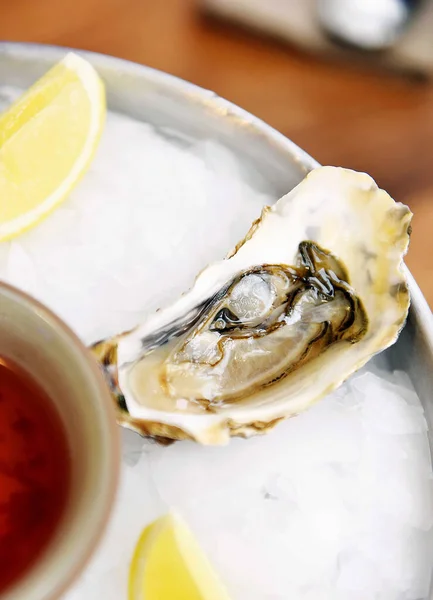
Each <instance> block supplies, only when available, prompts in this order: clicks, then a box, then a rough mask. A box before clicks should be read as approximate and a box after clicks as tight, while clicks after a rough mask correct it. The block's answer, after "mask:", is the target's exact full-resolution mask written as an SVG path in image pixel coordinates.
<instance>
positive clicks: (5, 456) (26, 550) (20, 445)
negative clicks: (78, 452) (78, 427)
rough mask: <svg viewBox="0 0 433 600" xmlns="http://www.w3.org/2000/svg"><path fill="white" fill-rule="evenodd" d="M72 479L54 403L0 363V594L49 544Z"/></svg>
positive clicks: (23, 375)
mask: <svg viewBox="0 0 433 600" xmlns="http://www.w3.org/2000/svg"><path fill="white" fill-rule="evenodd" d="M70 474H71V469H70V456H69V450H68V445H67V441H66V436H65V431H64V428H63V425H62V423H61V421H60V418H59V416H58V415H57V412H56V410H55V408H54V407H53V404H52V402H51V400H50V398H49V397H48V396H47V395H46V394H45V392H44V391H43V390H42V389H41V388H40V387H39V385H38V384H36V382H34V381H33V380H32V379H31V378H30V377H29V376H28V375H27V374H26V373H24V372H23V371H22V370H20V369H18V368H16V367H15V366H14V365H11V364H9V363H6V362H3V361H2V360H1V359H0V593H1V592H2V591H3V590H4V589H5V588H6V587H8V586H9V585H10V584H12V583H13V582H14V581H15V580H17V579H19V577H20V576H21V575H22V574H23V573H24V572H25V571H26V570H27V569H28V568H29V567H30V566H31V565H32V563H33V562H34V561H35V560H36V559H37V558H38V556H39V555H40V554H41V552H42V551H43V550H44V548H45V547H46V546H47V544H48V542H49V541H50V538H51V537H52V535H53V533H54V531H55V529H56V526H57V525H58V524H59V522H60V519H61V517H62V513H63V511H64V508H65V506H66V501H67V497H68V492H69V485H70Z"/></svg>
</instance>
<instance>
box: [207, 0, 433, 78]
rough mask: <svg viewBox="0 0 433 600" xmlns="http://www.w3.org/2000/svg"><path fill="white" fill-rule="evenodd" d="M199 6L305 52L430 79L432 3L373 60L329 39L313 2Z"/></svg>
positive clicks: (245, 0) (258, 0)
mask: <svg viewBox="0 0 433 600" xmlns="http://www.w3.org/2000/svg"><path fill="white" fill-rule="evenodd" d="M341 1H342V2H344V3H345V4H346V1H347V0H341ZM371 1H372V2H373V0H371ZM374 1H375V0H374ZM364 2H366V0H364ZM201 4H202V8H203V9H204V10H206V12H207V13H209V14H211V15H215V16H218V17H222V18H226V19H229V20H231V21H235V22H237V23H240V24H242V25H246V26H248V27H251V28H252V29H255V30H257V31H260V32H262V33H265V34H267V35H273V36H275V37H277V38H279V39H281V40H283V41H286V42H288V43H291V44H295V45H296V46H299V47H300V48H302V49H303V50H304V51H306V52H310V53H320V54H322V55H328V56H330V57H334V58H346V59H347V58H349V59H351V60H360V59H361V60H363V61H366V62H367V61H368V60H370V61H371V63H372V64H374V65H375V66H381V67H385V68H390V69H393V70H396V69H398V70H403V71H414V72H416V73H418V74H424V75H427V76H433V36H432V33H431V32H432V30H433V1H429V2H425V3H424V5H423V6H422V7H421V8H420V9H419V10H418V12H417V14H416V15H415V16H414V17H413V22H412V23H411V24H410V25H409V26H408V28H407V30H406V31H405V32H404V33H403V34H402V35H401V37H400V38H399V39H398V41H397V42H396V44H395V45H394V46H393V47H392V48H390V49H388V50H387V51H385V52H382V53H380V55H378V54H373V57H371V56H370V54H369V53H368V52H360V51H355V50H351V49H348V48H344V47H342V46H340V45H338V44H337V43H335V42H333V41H332V40H331V39H330V37H329V36H328V35H327V33H326V31H325V30H324V29H323V27H322V25H321V24H320V19H319V15H318V10H317V8H318V3H317V1H316V0H201ZM331 4H333V2H331ZM335 4H338V0H336V1H335Z"/></svg>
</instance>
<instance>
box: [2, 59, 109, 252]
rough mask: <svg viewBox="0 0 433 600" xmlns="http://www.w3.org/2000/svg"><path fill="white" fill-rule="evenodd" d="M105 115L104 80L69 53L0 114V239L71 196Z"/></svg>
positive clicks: (93, 151)
mask: <svg viewBox="0 0 433 600" xmlns="http://www.w3.org/2000/svg"><path fill="white" fill-rule="evenodd" d="M105 113H106V108H105V90H104V85H103V83H102V81H101V79H100V78H99V76H98V74H97V73H96V71H95V69H94V68H93V67H92V66H91V65H90V64H89V63H88V62H87V61H86V60H84V59H83V58H80V57H79V56H77V55H76V54H73V53H69V54H67V55H66V56H65V58H64V59H63V60H62V61H61V62H59V63H58V64H57V65H55V66H54V67H53V68H52V69H50V70H49V71H48V72H47V73H46V74H45V75H44V76H43V77H42V78H41V79H40V80H39V81H37V82H36V83H35V84H34V85H33V86H32V87H31V88H30V89H29V90H27V92H25V93H24V94H23V95H22V96H21V97H20V98H19V99H18V100H17V101H16V102H15V103H14V104H13V105H12V106H11V107H10V108H9V109H8V110H7V111H6V112H5V113H3V114H2V115H1V116H0V241H2V240H5V239H8V238H11V237H14V236H16V235H18V234H19V233H21V232H22V231H24V230H26V229H29V228H30V227H33V226H34V225H36V224H37V223H38V222H39V221H40V220H41V219H43V218H44V217H45V216H47V215H48V214H49V213H50V212H51V211H52V210H53V209H54V208H55V207H56V206H58V205H59V204H60V203H61V202H62V200H64V199H65V198H66V197H67V196H68V194H69V192H70V191H71V190H72V188H73V187H74V185H75V184H76V183H77V181H78V180H79V179H80V177H81V176H82V175H83V173H84V172H85V171H86V169H87V167H88V166H89V164H90V162H91V160H92V158H93V155H94V153H95V150H96V147H97V145H98V142H99V139H100V137H101V133H102V130H103V127H104V121H105Z"/></svg>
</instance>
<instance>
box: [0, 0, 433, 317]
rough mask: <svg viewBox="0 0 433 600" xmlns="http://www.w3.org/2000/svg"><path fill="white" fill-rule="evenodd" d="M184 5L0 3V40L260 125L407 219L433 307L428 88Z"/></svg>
mask: <svg viewBox="0 0 433 600" xmlns="http://www.w3.org/2000/svg"><path fill="white" fill-rule="evenodd" d="M198 8H199V4H198V3H197V2H196V1H194V0H158V2H157V1H156V0H73V1H69V2H66V0H63V1H62V0H37V2H35V1H34V0H14V2H10V1H8V0H0V15H1V18H0V39H6V40H19V41H34V42H43V43H49V44H59V45H65V46H72V47H77V48H82V49H87V50H94V51H97V52H104V53H107V54H113V55H116V56H120V57H122V58H127V59H130V60H134V61H137V62H140V63H143V64H147V65H150V66H152V67H156V68H158V69H162V70H164V71H167V72H169V73H173V74H175V75H178V76H179V77H183V78H184V79H187V80H189V81H193V82H194V83H196V84H198V85H201V86H203V87H205V88H209V89H212V90H214V91H215V92H217V93H218V94H220V95H221V96H224V97H225V98H228V99H229V100H231V101H233V102H235V103H236V104H238V105H240V106H242V107H243V108H245V109H247V110H248V111H250V112H252V113H254V114H255V115H257V116H259V117H261V118H262V119H264V120H265V121H267V122H268V123H270V124H271V125H273V126H274V127H276V128H277V129H278V130H280V131H281V132H283V133H284V134H285V135H287V136H288V137H290V138H291V139H293V140H294V141H295V142H296V143H297V144H299V145H300V146H301V147H302V148H304V149H305V150H307V151H308V152H309V153H310V154H312V155H313V156H314V157H315V158H316V159H318V160H319V161H320V162H321V163H323V164H334V165H342V166H346V167H352V168H354V169H359V170H364V171H367V172H368V173H370V174H371V175H372V176H373V177H374V178H375V179H376V181H377V182H378V183H379V185H381V186H382V187H384V188H385V189H387V190H388V191H389V192H390V193H391V195H393V196H394V197H395V198H396V199H398V200H400V201H403V202H406V203H407V204H409V206H410V207H411V208H412V210H413V211H414V213H415V217H414V222H413V225H414V226H413V236H412V241H411V248H410V252H409V255H408V258H407V262H408V264H409V266H410V268H411V270H412V272H413V274H414V275H415V277H416V279H417V280H418V283H419V284H420V286H421V288H422V290H423V291H424V294H425V295H426V297H427V299H428V301H429V302H430V306H432V307H433V260H432V255H433V231H432V229H433V158H432V146H433V84H426V83H421V82H414V81H411V80H408V79H406V78H403V77H400V78H399V77H396V76H393V75H387V74H383V73H377V72H371V71H370V70H366V69H362V68H359V67H356V68H355V67H351V66H347V65H345V66H342V65H341V64H333V63H327V62H326V61H320V60H318V59H313V58H311V57H306V56H303V55H302V54H300V53H298V52H296V51H295V50H293V49H289V48H287V47H285V46H282V45H279V44H278V43H274V42H272V41H270V40H265V39H260V38H259V37H256V36H254V35H252V34H249V33H247V32H243V31H240V30H238V29H236V28H235V27H230V26H228V25H224V24H221V23H214V22H212V21H210V20H209V19H204V18H203V17H202V16H201V14H200V11H199V10H198Z"/></svg>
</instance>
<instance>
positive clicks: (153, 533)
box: [128, 511, 230, 600]
mask: <svg viewBox="0 0 433 600" xmlns="http://www.w3.org/2000/svg"><path fill="white" fill-rule="evenodd" d="M128 599H129V600H230V599H229V596H228V594H227V592H226V590H225V588H224V586H223V585H222V583H221V581H220V580H219V579H218V576H217V575H216V573H215V571H214V570H213V568H212V566H211V564H210V562H209V561H208V559H207V557H206V555H205V554H204V553H203V551H202V549H201V548H200V546H199V544H198V542H197V540H196V539H195V537H194V536H193V534H192V533H191V531H190V530H189V528H188V526H187V525H186V523H185V522H184V521H183V519H182V518H181V517H180V516H179V515H178V514H177V513H175V512H174V511H171V512H170V513H168V514H167V515H165V516H163V517H160V518H159V519H157V520H156V521H154V522H153V523H152V524H151V525H149V526H148V527H146V528H145V529H144V530H143V532H142V534H141V536H140V538H139V540H138V542H137V545H136V548H135V552H134V555H133V558H132V561H131V566H130V572H129V584H128Z"/></svg>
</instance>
